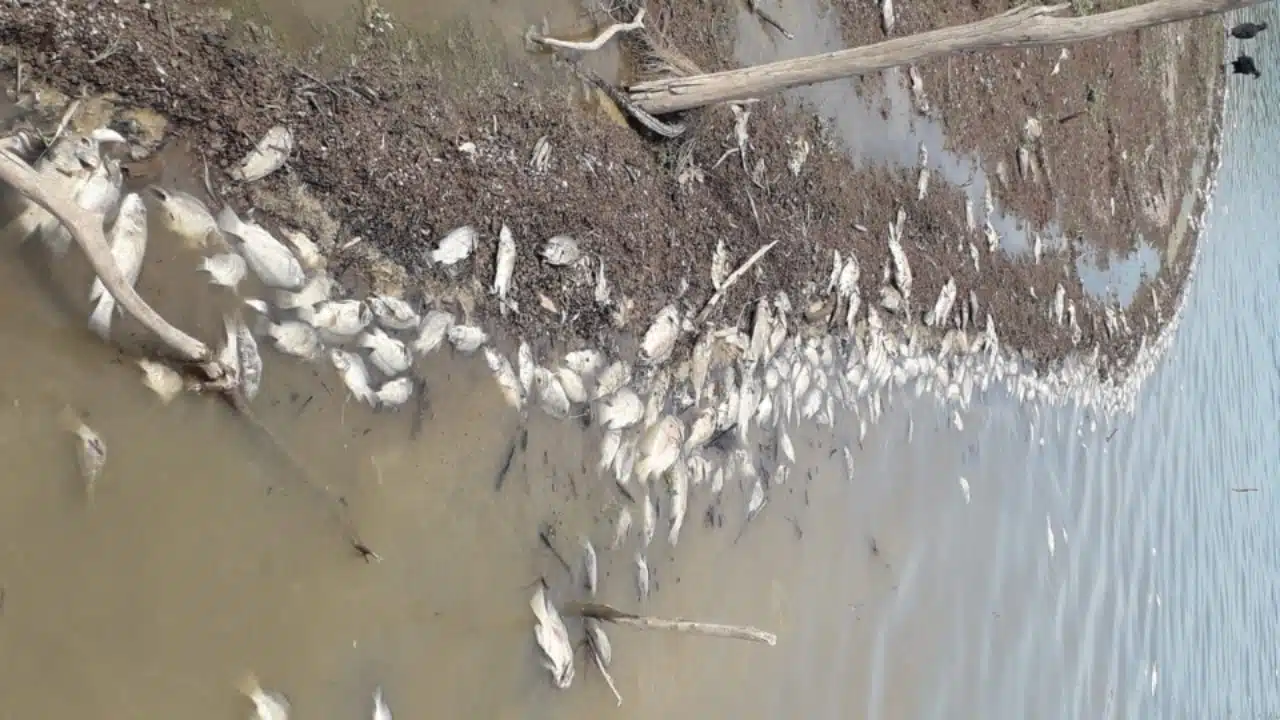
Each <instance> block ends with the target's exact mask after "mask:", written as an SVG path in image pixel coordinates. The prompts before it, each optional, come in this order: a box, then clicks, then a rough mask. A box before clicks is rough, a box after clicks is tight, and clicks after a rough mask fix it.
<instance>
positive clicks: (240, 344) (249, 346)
mask: <svg viewBox="0 0 1280 720" xmlns="http://www.w3.org/2000/svg"><path fill="white" fill-rule="evenodd" d="M223 322H224V323H225V324H226V326H227V334H228V335H230V334H231V333H232V332H234V333H235V334H236V359H237V360H238V362H239V364H240V387H241V388H242V389H243V390H244V396H245V397H246V398H248V399H249V400H252V399H253V398H254V397H256V396H257V395H258V390H259V389H260V388H261V387H262V355H261V354H260V353H259V352H258V341H257V340H255V339H254V337H253V333H251V332H249V327H248V326H247V325H245V324H244V321H242V320H240V318H239V317H230V316H228V317H224V318H223Z"/></svg>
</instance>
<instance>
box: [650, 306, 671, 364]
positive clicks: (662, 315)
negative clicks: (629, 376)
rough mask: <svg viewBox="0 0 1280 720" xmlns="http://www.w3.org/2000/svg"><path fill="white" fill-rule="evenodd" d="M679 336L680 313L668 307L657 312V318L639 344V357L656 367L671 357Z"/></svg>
mask: <svg viewBox="0 0 1280 720" xmlns="http://www.w3.org/2000/svg"><path fill="white" fill-rule="evenodd" d="M679 334H680V311H679V310H677V309H676V306H675V305H668V306H666V307H664V308H662V309H661V310H659V311H658V317H657V318H655V319H654V321H653V324H652V325H650V326H649V329H648V330H647V331H645V334H644V340H643V341H642V342H641V355H642V356H643V357H644V359H645V361H646V362H648V363H649V364H651V365H658V364H661V363H663V362H665V361H666V359H667V358H669V357H671V351H672V350H674V349H675V346H676V337H677V336H678V335H679Z"/></svg>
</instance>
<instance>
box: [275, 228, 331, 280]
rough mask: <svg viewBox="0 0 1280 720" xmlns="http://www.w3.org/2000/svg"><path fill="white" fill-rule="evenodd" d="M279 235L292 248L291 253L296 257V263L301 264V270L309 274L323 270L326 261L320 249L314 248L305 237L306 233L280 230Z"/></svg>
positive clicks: (313, 244)
mask: <svg viewBox="0 0 1280 720" xmlns="http://www.w3.org/2000/svg"><path fill="white" fill-rule="evenodd" d="M280 234H281V235H283V236H284V239H285V240H287V241H288V242H289V244H290V245H292V246H293V252H294V254H295V255H296V256H297V258H298V262H300V263H302V267H303V268H305V269H307V270H309V271H311V272H320V271H321V270H324V268H325V265H327V264H328V260H326V259H325V257H324V254H322V253H321V252H320V248H318V247H316V244H315V243H314V242H312V240H311V238H309V237H307V234H306V233H304V232H301V231H299V230H288V229H286V228H280Z"/></svg>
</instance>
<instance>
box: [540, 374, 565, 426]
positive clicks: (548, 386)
mask: <svg viewBox="0 0 1280 720" xmlns="http://www.w3.org/2000/svg"><path fill="white" fill-rule="evenodd" d="M533 384H534V385H535V386H536V387H537V390H538V401H539V404H541V405H542V409H543V410H544V411H546V413H547V414H548V415H550V416H552V417H555V418H560V419H563V418H567V417H569V396H567V395H565V392H564V388H563V387H562V386H561V385H560V380H559V379H558V378H556V376H555V375H552V374H551V372H550V371H549V370H547V369H545V368H536V369H534V371H533Z"/></svg>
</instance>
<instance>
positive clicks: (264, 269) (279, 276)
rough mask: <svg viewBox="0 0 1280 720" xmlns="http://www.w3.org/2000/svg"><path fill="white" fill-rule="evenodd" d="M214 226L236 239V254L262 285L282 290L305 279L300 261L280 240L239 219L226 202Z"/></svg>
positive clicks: (257, 226)
mask: <svg viewBox="0 0 1280 720" xmlns="http://www.w3.org/2000/svg"><path fill="white" fill-rule="evenodd" d="M218 227H219V228H220V229H221V230H222V231H223V232H225V233H227V234H228V235H232V236H235V237H237V238H239V239H240V248H239V249H240V254H241V255H243V256H244V259H245V262H247V263H248V264H249V269H251V270H253V274H254V275H257V276H258V279H259V280H261V281H262V284H263V285H266V286H267V287H272V288H279V289H282V290H297V289H298V288H300V287H302V285H303V283H305V282H306V281H307V276H306V273H304V272H303V271H302V263H299V262H298V258H296V257H294V256H293V252H291V251H290V250H289V248H287V247H285V245H284V243H282V242H280V241H279V240H277V239H275V237H273V236H272V235H271V233H269V232H267V230H266V228H263V227H262V226H261V225H258V224H256V223H252V222H247V221H245V220H241V219H240V217H239V216H238V215H236V211H235V210H232V209H231V206H230V205H227V206H224V207H223V208H222V210H221V211H219V212H218Z"/></svg>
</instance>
